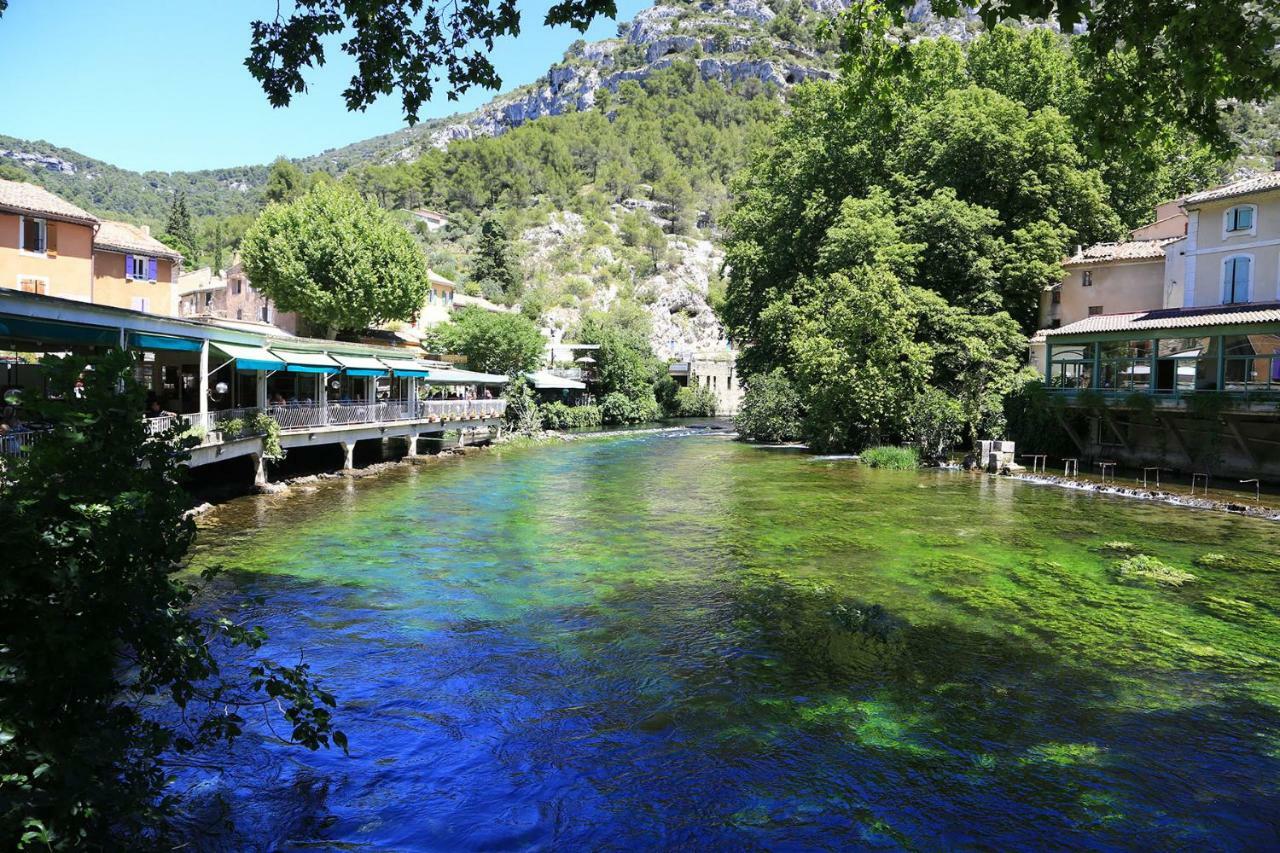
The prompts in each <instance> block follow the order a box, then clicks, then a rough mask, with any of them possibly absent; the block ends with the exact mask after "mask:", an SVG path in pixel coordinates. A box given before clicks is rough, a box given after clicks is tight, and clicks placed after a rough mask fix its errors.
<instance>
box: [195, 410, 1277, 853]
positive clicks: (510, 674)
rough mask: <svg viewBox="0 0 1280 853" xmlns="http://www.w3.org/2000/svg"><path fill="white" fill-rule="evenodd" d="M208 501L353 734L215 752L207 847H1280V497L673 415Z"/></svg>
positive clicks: (234, 593) (228, 558)
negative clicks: (974, 460)
mask: <svg viewBox="0 0 1280 853" xmlns="http://www.w3.org/2000/svg"><path fill="white" fill-rule="evenodd" d="M201 524H202V531H201V535H200V539H199V543H198V546H197V553H196V557H195V564H196V567H199V566H201V565H205V564H208V563H211V562H217V563H221V564H223V565H225V566H227V567H228V569H229V571H228V574H227V577H226V579H225V581H224V582H223V583H221V584H220V585H219V586H218V588H217V590H216V592H215V596H225V597H226V598H227V599H228V600H238V599H241V598H243V597H246V596H251V595H261V596H263V597H264V599H265V603H264V604H263V605H262V606H261V607H258V608H256V609H255V610H254V611H253V616H254V617H255V620H254V621H255V622H256V623H258V624H262V625H263V626H264V627H266V628H267V630H268V631H269V632H270V634H271V640H270V642H269V644H268V648H267V649H266V650H265V651H266V652H267V653H268V654H270V655H272V656H274V657H277V658H279V659H282V660H293V659H294V658H296V656H297V654H298V653H299V650H304V652H305V655H306V659H307V660H308V661H309V662H310V663H311V665H312V667H313V668H314V669H315V670H316V671H318V672H320V673H322V674H323V675H324V677H325V683H326V686H327V687H329V688H330V689H332V690H333V691H334V692H335V693H337V694H338V696H339V698H340V701H341V708H340V711H339V719H340V726H341V728H343V729H344V730H345V731H346V732H347V734H348V735H349V737H350V742H351V755H350V757H346V756H343V755H342V754H341V753H340V752H337V751H321V752H317V753H308V752H305V751H302V750H298V749H291V748H285V747H279V746H275V745H273V744H271V743H270V742H269V741H268V740H266V739H264V738H262V731H261V730H256V731H255V733H254V734H252V735H251V736H249V737H246V738H245V739H244V740H243V741H242V742H241V743H239V744H238V745H237V746H236V747H235V748H234V751H233V752H231V753H218V754H211V755H209V756H207V757H204V760H205V761H207V766H204V767H201V768H200V769H198V770H190V771H187V772H185V773H183V774H182V779H181V783H182V785H184V786H192V785H195V786H196V791H197V792H198V793H199V794H201V795H203V794H211V793H213V792H221V793H223V794H224V795H225V796H226V797H227V799H228V800H229V802H230V804H231V806H232V814H233V816H234V818H235V821H236V829H235V830H234V831H232V832H226V831H222V830H213V829H208V831H207V832H206V829H207V826H206V824H205V823H202V821H204V820H206V818H207V815H205V814H204V813H197V814H196V815H195V816H193V817H192V818H191V819H190V821H189V826H188V828H189V831H190V832H191V833H192V835H193V836H195V835H196V834H197V833H199V834H200V838H201V839H202V840H201V842H200V846H209V847H219V846H221V847H224V848H226V849H244V848H260V849H268V848H284V849H288V848H291V847H300V846H304V845H305V846H319V847H326V846H339V845H344V846H345V845H351V846H353V847H357V848H369V849H398V850H417V849H451V850H456V849H494V848H498V849H527V848H547V847H572V848H582V847H589V848H596V849H598V848H604V849H622V848H635V847H655V846H682V847H694V846H698V847H716V848H735V849H741V848H754V847H768V848H800V847H804V848H849V847H855V848H865V847H885V848H898V847H912V848H930V849H933V848H939V847H943V848H971V847H989V848H1008V847H1038V848H1039V847H1062V846H1073V847H1076V846H1087V847H1102V848H1129V849H1137V848H1142V849H1151V848H1161V849H1163V848H1171V847H1195V848H1199V849H1244V848H1255V849H1256V848H1263V847H1273V846H1275V845H1276V844H1277V843H1280V547H1278V546H1276V545H1275V544H1273V543H1275V541H1276V536H1275V530H1276V528H1275V525H1274V523H1272V522H1267V521H1262V520H1257V519H1249V518H1242V517H1237V516H1232V515H1228V514H1225V513H1211V512H1199V511H1193V510H1186V509H1178V508H1174V507H1169V506H1164V505H1159V504H1154V503H1143V502H1136V501H1127V500H1124V499H1122V498H1115V497H1108V496H1105V495H1098V494H1092V493H1087V492H1068V491H1063V490H1058V489H1052V488H1045V487H1038V486H1035V485H1033V484H1029V483H1019V482H1015V481H1011V480H1008V479H1002V478H993V477H987V476H984V475H972V474H966V473H962V472H956V471H922V472H898V471H879V470H872V469H868V468H866V467H865V466H862V465H860V464H858V463H857V462H854V461H851V460H848V459H836V458H833V459H826V460H823V459H815V458H813V457H811V456H808V455H807V454H805V453H800V452H794V453H793V452H778V451H777V450H769V449H764V448H758V447H752V446H749V445H745V444H741V443H737V442H732V441H726V440H724V438H723V437H721V436H716V435H708V434H699V433H696V432H691V431H685V430H675V431H670V430H668V431H663V432H658V433H648V434H628V435H622V436H617V437H607V438H590V439H582V440H575V441H570V442H564V443H553V444H549V445H544V446H536V447H519V448H514V447H513V448H505V449H501V448H500V449H495V450H493V451H490V452H487V453H481V454H476V455H468V456H467V457H465V458H458V459H452V460H442V461H439V462H435V463H431V464H427V465H422V466H417V467H413V468H406V469H404V470H402V471H396V472H393V473H389V474H387V475H384V476H380V477H378V478H374V479H368V480H361V481H331V482H326V483H323V484H320V485H318V486H316V487H314V488H313V490H311V491H306V492H304V491H302V490H299V489H295V490H294V491H293V493H292V494H289V495H270V496H262V497H255V498H244V499H238V500H236V501H233V502H231V503H229V504H227V505H225V506H223V507H220V508H219V509H217V510H216V511H214V512H213V513H211V514H209V515H208V516H207V517H206V518H205V519H203V520H202V522H201ZM1137 554H1145V555H1148V556H1149V557H1154V558H1156V559H1157V560H1159V561H1161V563H1162V564H1164V565H1166V566H1168V567H1172V568H1174V569H1176V570H1178V571H1179V572H1182V573H1187V574H1191V575H1193V576H1194V579H1193V580H1191V581H1189V582H1183V583H1182V584H1181V585H1174V584H1170V583H1166V582H1164V581H1160V580H1154V579H1153V578H1152V576H1150V575H1143V574H1140V573H1138V574H1135V573H1134V572H1132V571H1129V570H1128V569H1127V568H1125V567H1131V566H1133V565H1138V566H1139V568H1141V567H1142V566H1146V565H1147V564H1145V563H1143V564H1130V563H1126V562H1125V561H1126V560H1129V559H1130V558H1132V557H1134V556H1135V555H1137ZM1209 554H1214V555H1219V557H1215V558H1210V559H1205V556H1206V555H1209ZM1176 576H1177V575H1170V577H1176ZM211 603H212V602H211ZM219 766H220V767H221V768H223V769H218V767H219ZM196 801H197V802H199V801H200V797H197V798H196Z"/></svg>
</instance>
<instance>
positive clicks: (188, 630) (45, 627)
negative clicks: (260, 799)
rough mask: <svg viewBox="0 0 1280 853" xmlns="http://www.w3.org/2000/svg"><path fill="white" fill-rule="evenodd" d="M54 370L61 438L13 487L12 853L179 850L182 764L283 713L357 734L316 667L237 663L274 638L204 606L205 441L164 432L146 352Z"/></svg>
mask: <svg viewBox="0 0 1280 853" xmlns="http://www.w3.org/2000/svg"><path fill="white" fill-rule="evenodd" d="M45 365H46V368H47V376H48V388H49V391H50V392H51V397H50V399H48V400H42V399H36V400H29V401H26V402H25V405H27V406H29V407H30V408H31V409H33V411H32V413H31V414H32V419H33V420H37V419H38V420H41V421H44V422H46V423H49V424H51V425H52V429H51V431H49V432H46V433H44V434H43V435H42V437H41V440H40V441H39V442H37V443H36V444H35V445H33V447H32V449H31V450H30V452H29V453H27V454H24V455H23V456H22V457H19V458H18V459H17V460H16V461H13V460H12V458H6V460H5V470H4V476H3V478H0V517H2V518H4V520H5V521H4V547H5V552H6V557H5V567H4V571H3V572H0V779H3V788H0V844H3V846H4V847H6V848H8V849H24V848H31V849H34V848H40V849H58V850H64V849H65V850H70V849H89V848H101V849H154V848H158V847H161V846H165V847H168V846H171V845H172V844H174V843H176V840H174V839H166V838H165V831H166V821H167V819H168V818H169V817H170V816H171V815H172V814H173V812H174V809H175V807H176V805H177V800H176V798H175V796H174V794H173V793H172V792H170V791H167V790H166V784H167V779H166V776H167V775H168V771H167V768H168V766H169V764H170V762H173V763H178V764H180V763H181V760H182V759H181V756H182V754H183V753H186V752H190V751H191V750H193V749H196V748H198V747H202V746H204V747H207V746H209V745H211V744H213V743H216V742H220V741H222V742H227V741H231V740H233V739H235V738H236V737H238V736H239V735H240V734H241V732H242V731H243V730H244V729H245V727H246V725H247V723H246V719H245V716H243V715H242V714H244V715H247V714H248V711H249V710H253V711H254V712H255V713H254V717H255V718H257V717H260V716H261V715H262V714H267V715H274V714H275V713H277V711H279V712H281V715H282V719H281V720H280V722H281V723H283V726H281V727H280V728H281V729H282V730H283V731H285V732H290V735H289V737H290V739H291V741H293V742H296V743H300V744H302V745H304V746H307V747H309V748H311V749H316V748H318V747H320V746H324V745H328V744H329V743H330V742H332V743H334V744H336V745H338V746H341V747H343V748H344V749H345V746H346V737H345V736H344V735H343V734H342V733H341V732H340V731H338V730H336V729H334V728H333V721H332V716H331V710H330V709H332V708H333V707H334V705H335V701H336V700H335V699H334V697H333V696H331V695H330V694H329V693H327V692H325V691H324V690H322V689H321V688H320V687H319V686H318V684H317V683H316V681H315V678H314V676H313V675H312V674H311V673H310V671H309V669H308V667H307V666H306V665H305V664H298V665H295V666H281V665H278V664H275V663H272V662H269V661H266V660H261V659H256V657H255V659H252V660H248V661H242V662H241V663H237V662H236V661H235V660H233V658H232V655H231V654H230V652H231V650H232V649H233V648H234V647H237V646H238V647H241V649H243V650H249V651H251V650H254V649H257V648H259V647H260V646H261V644H262V642H263V640H264V639H265V634H264V633H263V632H262V630H261V629H260V628H250V627H245V626H244V621H245V620H244V614H242V613H240V614H238V613H235V612H221V611H220V612H213V613H209V614H208V615H202V614H200V613H198V612H196V611H195V610H193V609H192V603H193V601H194V600H195V599H196V596H197V595H198V593H199V590H200V586H201V584H198V583H197V582H195V581H194V580H193V579H191V577H190V576H189V575H188V574H186V573H184V572H183V571H182V570H183V568H184V560H185V556H186V554H187V550H188V548H189V546H190V545H191V542H192V539H193V538H194V536H195V527H194V524H193V523H192V521H191V520H190V519H189V518H188V517H187V515H186V509H187V506H188V497H187V495H186V494H185V492H184V490H183V489H182V487H181V485H180V482H181V480H182V477H183V476H184V470H185V469H184V468H183V465H182V462H183V460H184V459H185V458H186V456H187V453H186V451H187V450H188V449H189V448H190V447H191V446H192V444H194V443H195V440H194V439H193V438H190V437H184V436H182V435H180V434H179V432H178V431H177V430H171V431H169V432H168V433H165V434H163V435H159V436H151V435H150V434H149V432H148V430H147V429H146V426H145V424H144V422H143V420H142V418H141V417H140V416H139V413H140V412H141V411H142V409H143V402H144V399H143V397H144V394H143V390H142V388H141V387H140V386H139V385H138V383H137V382H136V380H135V379H134V375H135V370H136V369H137V367H138V363H137V361H136V359H135V357H134V356H132V355H131V354H129V353H125V352H121V351H118V350H113V351H110V352H108V353H106V354H105V355H102V356H100V357H98V358H96V359H93V360H91V361H90V360H86V359H85V358H83V357H76V356H67V357H65V358H58V357H48V358H46V359H45ZM78 379H82V380H83V388H82V389H81V392H80V393H79V394H77V393H74V392H73V386H74V385H75V383H76V381H77V380H78ZM213 574H214V573H213V572H206V573H205V575H204V579H205V580H206V581H207V580H208V579H210V578H212V577H213ZM233 664H234V666H233Z"/></svg>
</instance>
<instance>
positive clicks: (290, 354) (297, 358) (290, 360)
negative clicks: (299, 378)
mask: <svg viewBox="0 0 1280 853" xmlns="http://www.w3.org/2000/svg"><path fill="white" fill-rule="evenodd" d="M271 353H272V354H273V355H274V356H275V357H276V358H278V359H280V360H281V361H283V362H284V364H285V368H284V369H285V370H286V371H288V372H289V373H337V372H338V371H340V370H342V365H340V364H338V362H336V361H334V360H333V359H332V358H330V357H329V356H327V355H325V354H324V353H322V352H295V351H293V350H286V349H273V350H271Z"/></svg>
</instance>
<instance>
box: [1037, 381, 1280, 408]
mask: <svg viewBox="0 0 1280 853" xmlns="http://www.w3.org/2000/svg"><path fill="white" fill-rule="evenodd" d="M1045 390H1046V391H1048V392H1049V393H1051V394H1055V395H1059V396H1062V397H1066V398H1067V399H1073V398H1075V397H1080V396H1086V397H1087V396H1090V395H1096V396H1098V397H1103V398H1106V399H1108V400H1123V399H1125V398H1128V397H1132V396H1141V397H1149V398H1151V400H1152V402H1153V403H1155V404H1156V405H1161V404H1172V405H1175V406H1176V405H1178V404H1180V403H1186V402H1187V401H1188V400H1190V399H1192V398H1205V397H1217V398H1219V399H1222V400H1227V401H1230V402H1231V403H1233V404H1237V405H1242V406H1260V405H1272V406H1280V388H1278V387H1277V386H1275V385H1271V386H1269V387H1268V386H1263V385H1262V384H1261V383H1259V385H1257V386H1239V385H1236V386H1231V387H1228V388H1225V389H1221V390H1219V389H1217V388H1197V389H1191V388H1180V389H1158V390H1152V389H1150V388H1087V387H1084V388H1081V387H1075V388H1064V387H1060V386H1059V387H1052V386H1051V387H1048V388H1046V389H1045Z"/></svg>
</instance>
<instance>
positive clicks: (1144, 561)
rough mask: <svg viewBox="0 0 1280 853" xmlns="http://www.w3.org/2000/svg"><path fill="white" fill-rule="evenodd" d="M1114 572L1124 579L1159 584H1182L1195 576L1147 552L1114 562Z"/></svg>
mask: <svg viewBox="0 0 1280 853" xmlns="http://www.w3.org/2000/svg"><path fill="white" fill-rule="evenodd" d="M1116 573H1117V574H1118V575H1119V576H1120V577H1121V578H1123V579H1124V580H1139V581H1151V582H1152V583H1156V584H1159V585H1161V586H1182V585H1183V584H1187V583H1191V582H1192V581H1194V580H1195V579H1196V576H1195V575H1193V574H1191V572H1185V571H1183V570H1182V569H1178V568H1175V567H1173V566H1171V565H1169V564H1168V563H1165V562H1162V561H1160V560H1158V559H1156V558H1155V557H1152V556H1150V555H1149V554H1134V555H1133V556H1132V557H1128V558H1126V559H1124V560H1121V561H1120V562H1119V563H1117V564H1116Z"/></svg>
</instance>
